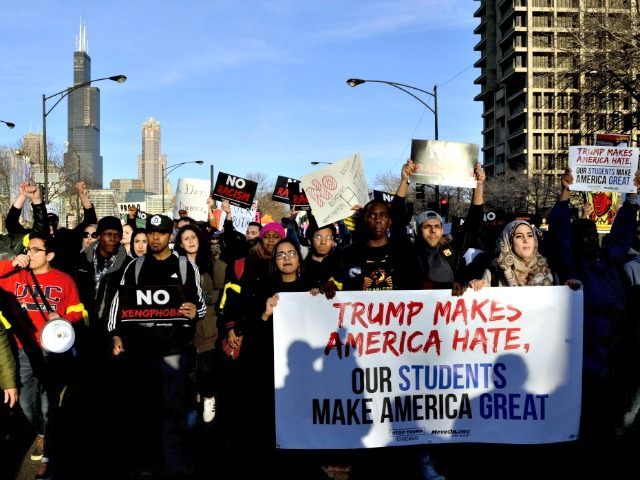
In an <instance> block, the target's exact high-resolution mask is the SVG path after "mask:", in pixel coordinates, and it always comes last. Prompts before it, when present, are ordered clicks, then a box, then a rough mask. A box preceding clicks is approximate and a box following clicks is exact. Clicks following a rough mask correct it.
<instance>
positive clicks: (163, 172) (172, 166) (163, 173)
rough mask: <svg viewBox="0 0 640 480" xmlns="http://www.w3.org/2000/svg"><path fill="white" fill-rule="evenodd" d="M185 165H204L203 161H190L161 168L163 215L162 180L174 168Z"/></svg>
mask: <svg viewBox="0 0 640 480" xmlns="http://www.w3.org/2000/svg"><path fill="white" fill-rule="evenodd" d="M187 163H197V164H198V165H202V164H203V163H204V161H203V160H191V161H189V162H180V163H176V164H174V165H167V166H166V167H162V213H163V214H164V180H165V178H167V175H169V174H170V173H171V172H173V171H174V170H175V169H176V168H178V167H181V166H182V165H186V164H187Z"/></svg>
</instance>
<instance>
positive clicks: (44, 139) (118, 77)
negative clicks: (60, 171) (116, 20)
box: [42, 75, 127, 204]
mask: <svg viewBox="0 0 640 480" xmlns="http://www.w3.org/2000/svg"><path fill="white" fill-rule="evenodd" d="M101 80H112V81H114V82H118V83H124V82H126V81H127V77H125V76H124V75H113V76H112V77H102V78H96V79H93V80H89V81H88V82H83V83H79V84H78V85H74V86H73V87H69V88H65V89H64V90H61V91H59V92H57V93H54V94H53V95H49V96H46V95H45V94H44V93H43V94H42V153H43V157H42V171H43V173H44V188H43V191H42V200H43V202H44V203H45V204H46V203H47V202H48V200H49V196H48V193H49V165H48V163H49V161H48V159H47V115H49V114H50V113H51V110H53V109H54V108H56V106H57V105H58V104H59V103H60V102H61V101H62V99H63V98H65V97H66V96H67V95H69V94H70V93H71V92H74V91H76V90H78V89H79V88H83V87H86V86H88V85H91V84H92V83H95V82H100V81H101ZM57 96H60V98H58V100H56V103H54V104H53V106H52V107H51V108H50V109H49V110H47V100H50V99H52V98H54V97H57Z"/></svg>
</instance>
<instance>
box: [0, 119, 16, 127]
mask: <svg viewBox="0 0 640 480" xmlns="http://www.w3.org/2000/svg"><path fill="white" fill-rule="evenodd" d="M0 123H4V124H5V125H6V126H7V127H9V128H13V127H15V126H16V124H15V123H13V122H5V121H4V120H0Z"/></svg>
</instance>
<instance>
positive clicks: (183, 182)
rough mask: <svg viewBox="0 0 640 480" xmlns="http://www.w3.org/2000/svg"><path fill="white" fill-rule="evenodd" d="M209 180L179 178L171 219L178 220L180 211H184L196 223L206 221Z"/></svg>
mask: <svg viewBox="0 0 640 480" xmlns="http://www.w3.org/2000/svg"><path fill="white" fill-rule="evenodd" d="M210 188H211V184H210V183H209V180H202V179H199V178H180V179H178V187H177V188H176V203H175V205H174V206H173V218H178V217H179V215H178V212H179V211H180V210H183V209H184V210H186V211H187V214H188V215H189V216H190V217H191V218H193V219H194V220H196V221H198V222H206V221H208V214H209V206H208V205H207V199H208V198H209V189H210Z"/></svg>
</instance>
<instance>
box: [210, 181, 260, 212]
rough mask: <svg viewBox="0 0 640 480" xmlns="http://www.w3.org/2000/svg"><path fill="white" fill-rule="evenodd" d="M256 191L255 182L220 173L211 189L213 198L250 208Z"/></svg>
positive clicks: (256, 185)
mask: <svg viewBox="0 0 640 480" xmlns="http://www.w3.org/2000/svg"><path fill="white" fill-rule="evenodd" d="M257 189H258V184H257V183H256V182H253V181H251V180H247V179H246V178H242V177H236V176H233V175H229V174H228V173H224V172H220V173H218V178H217V180H216V186H215V187H214V189H213V198H214V199H216V200H229V203H230V204H231V205H236V206H238V207H242V208H251V204H252V203H253V197H254V196H255V194H256V190H257Z"/></svg>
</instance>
